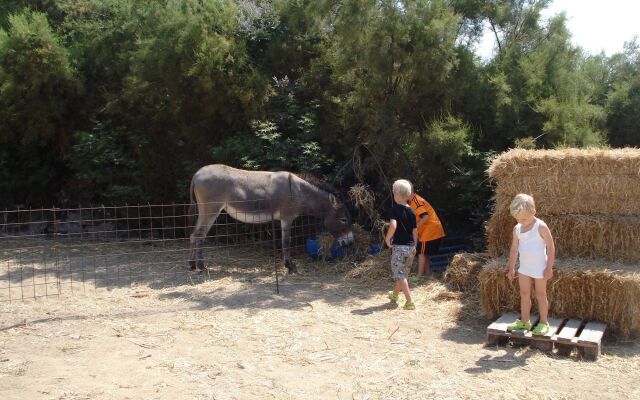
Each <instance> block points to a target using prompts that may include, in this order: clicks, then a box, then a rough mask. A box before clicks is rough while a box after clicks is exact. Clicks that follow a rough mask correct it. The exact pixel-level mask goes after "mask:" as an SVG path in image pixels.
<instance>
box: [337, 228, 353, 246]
mask: <svg viewBox="0 0 640 400" xmlns="http://www.w3.org/2000/svg"><path fill="white" fill-rule="evenodd" d="M351 243H353V232H351V231H349V232H347V233H346V234H344V235H342V236H340V237H339V238H338V244H339V245H340V246H348V245H350V244H351Z"/></svg>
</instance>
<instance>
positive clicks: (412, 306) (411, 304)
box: [402, 301, 416, 310]
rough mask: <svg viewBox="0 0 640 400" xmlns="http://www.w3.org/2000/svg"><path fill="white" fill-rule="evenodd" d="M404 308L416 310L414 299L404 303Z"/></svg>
mask: <svg viewBox="0 0 640 400" xmlns="http://www.w3.org/2000/svg"><path fill="white" fill-rule="evenodd" d="M402 308H404V309H405V310H415V309H416V305H415V304H413V301H407V302H406V303H404V307H402Z"/></svg>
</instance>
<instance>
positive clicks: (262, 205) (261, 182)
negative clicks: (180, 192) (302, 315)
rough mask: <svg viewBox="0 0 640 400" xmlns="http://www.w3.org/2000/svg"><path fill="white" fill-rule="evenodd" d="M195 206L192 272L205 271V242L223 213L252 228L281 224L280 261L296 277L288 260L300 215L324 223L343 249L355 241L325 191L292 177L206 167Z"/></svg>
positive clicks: (195, 188) (342, 211) (193, 192)
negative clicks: (292, 234) (275, 223)
mask: <svg viewBox="0 0 640 400" xmlns="http://www.w3.org/2000/svg"><path fill="white" fill-rule="evenodd" d="M189 192H190V196H191V204H192V206H193V205H194V198H193V196H195V201H196V203H197V206H198V220H197V222H196V225H195V227H194V229H193V233H192V234H191V237H190V238H191V255H190V258H189V265H190V266H191V270H192V271H195V270H196V268H197V269H200V270H204V269H205V266H204V259H203V257H202V243H203V242H204V238H205V236H206V235H207V232H209V229H211V225H213V223H214V222H215V220H216V218H218V215H219V214H220V212H221V211H222V210H225V211H226V212H227V213H228V214H229V215H230V216H231V217H232V218H234V219H236V220H238V221H240V222H244V223H249V224H261V223H265V222H270V221H273V220H279V221H280V228H281V230H282V256H283V259H284V264H285V266H286V267H287V270H288V271H289V273H295V272H297V270H296V266H295V264H294V263H293V262H292V261H291V257H290V249H289V248H290V238H291V236H290V230H291V225H292V224H293V220H294V219H296V218H297V217H298V216H300V215H312V216H315V217H319V218H322V219H323V221H324V226H325V228H326V229H327V230H328V231H329V233H331V234H332V235H333V237H334V238H336V239H337V240H338V242H339V243H341V244H350V243H351V242H352V241H353V232H352V230H351V221H350V217H349V212H348V210H347V208H346V207H345V206H344V204H342V203H340V202H339V201H338V199H336V197H335V196H334V195H333V194H332V193H329V192H328V191H327V190H325V189H323V188H321V187H319V186H318V185H316V184H313V183H311V182H309V181H308V180H305V179H303V178H301V177H300V176H298V175H296V174H293V173H291V172H285V171H281V172H268V171H245V170H241V169H236V168H232V167H228V166H226V165H220V164H215V165H208V166H206V167H202V168H200V169H199V170H198V172H196V173H195V175H193V178H192V179H191V187H190V190H189Z"/></svg>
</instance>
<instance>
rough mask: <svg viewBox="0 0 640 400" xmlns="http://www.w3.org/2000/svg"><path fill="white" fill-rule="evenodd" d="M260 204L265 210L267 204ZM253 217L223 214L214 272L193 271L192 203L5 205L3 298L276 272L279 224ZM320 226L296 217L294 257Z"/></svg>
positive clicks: (211, 247) (207, 245)
mask: <svg viewBox="0 0 640 400" xmlns="http://www.w3.org/2000/svg"><path fill="white" fill-rule="evenodd" d="M261 204H263V207H265V208H264V210H265V213H266V211H268V202H265V201H262V203H261ZM236 206H237V207H235V209H236V210H238V209H241V208H243V207H240V206H239V204H236ZM253 206H254V208H255V204H254V205H253ZM211 208H212V209H216V207H215V205H214V207H211ZM218 208H219V207H218ZM269 212H271V213H272V214H271V215H272V216H273V212H272V211H269ZM265 213H263V214H265ZM263 217H264V215H263ZM251 218H253V217H252V216H247V215H239V212H238V211H232V212H231V214H229V213H227V212H222V213H221V214H220V215H219V216H218V218H217V219H216V220H215V222H214V223H213V225H212V226H211V229H210V230H209V231H208V233H207V236H206V239H205V241H204V243H203V245H202V250H203V258H204V261H205V265H206V267H207V270H206V271H205V272H204V273H203V272H200V273H197V272H195V273H194V272H191V271H190V270H189V265H188V261H189V259H190V239H189V238H190V235H191V233H192V231H193V229H194V224H195V221H196V220H197V209H194V208H191V207H190V205H189V204H168V205H167V204H161V205H158V204H146V205H124V206H118V207H115V206H109V207H107V206H99V207H77V208H65V209H62V208H55V207H52V208H42V209H17V210H5V211H0V302H12V301H22V300H27V299H35V298H40V297H48V296H61V295H64V294H72V293H74V292H88V291H101V290H109V289H114V288H121V287H130V286H132V285H150V286H153V287H164V286H172V285H180V284H185V283H194V282H195V283H197V282H202V281H204V280H206V279H215V276H216V274H217V273H220V272H235V271H247V270H262V271H264V272H274V270H275V271H277V269H276V268H277V266H279V265H280V264H282V261H281V260H282V253H281V232H280V224H279V222H278V221H267V222H262V223H243V222H240V221H239V220H245V221H249V222H256V221H252V220H251ZM319 226H320V220H319V219H316V218H313V217H310V216H303V217H299V218H297V219H296V221H295V223H294V226H293V227H292V230H291V252H292V255H297V256H300V255H301V254H302V253H304V244H305V240H306V239H307V238H308V237H310V236H313V235H315V234H316V233H317V232H318V231H319ZM274 267H276V268H274ZM276 278H277V277H276ZM275 284H276V285H277V281H276V282H275Z"/></svg>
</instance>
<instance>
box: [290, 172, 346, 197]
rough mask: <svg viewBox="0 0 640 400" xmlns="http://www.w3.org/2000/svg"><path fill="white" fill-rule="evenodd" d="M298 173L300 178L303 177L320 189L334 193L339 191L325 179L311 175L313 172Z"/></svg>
mask: <svg viewBox="0 0 640 400" xmlns="http://www.w3.org/2000/svg"><path fill="white" fill-rule="evenodd" d="M296 175H297V176H298V177H299V178H301V179H303V180H305V181H307V182H309V183H310V184H312V185H313V186H315V187H317V188H318V189H322V190H324V191H325V192H328V193H332V194H335V193H337V191H336V188H335V187H333V186H331V185H330V184H328V183H326V182H325V181H323V180H322V179H320V178H318V177H317V176H315V175H311V174H308V173H306V172H301V173H299V174H296Z"/></svg>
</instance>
